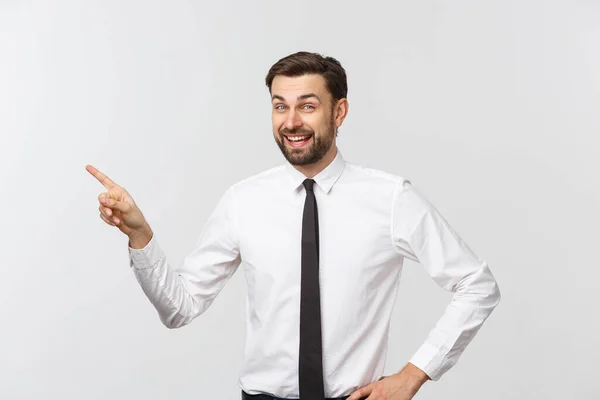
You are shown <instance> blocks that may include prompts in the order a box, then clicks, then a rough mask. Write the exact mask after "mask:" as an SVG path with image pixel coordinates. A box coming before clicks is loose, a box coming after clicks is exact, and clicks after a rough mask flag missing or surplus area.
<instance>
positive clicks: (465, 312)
mask: <svg viewBox="0 0 600 400" xmlns="http://www.w3.org/2000/svg"><path fill="white" fill-rule="evenodd" d="M392 232H393V234H392V236H393V240H394V245H395V246H396V248H397V249H398V251H399V252H400V253H401V254H402V255H403V256H405V257H407V258H409V259H411V260H414V261H416V262H418V263H420V264H422V265H423V267H424V269H425V270H426V271H427V273H428V275H429V276H430V277H431V278H432V279H433V280H434V281H435V282H436V283H437V284H438V285H439V286H440V287H442V288H444V289H446V290H448V291H450V292H453V293H454V295H453V297H452V301H451V302H450V304H449V305H448V306H447V307H446V309H445V311H444V313H443V315H442V316H441V318H440V319H439V320H438V321H437V324H436V325H435V327H434V328H433V329H432V330H431V331H430V332H429V335H428V337H427V339H426V340H425V342H424V343H423V344H422V345H421V347H420V348H419V349H418V350H417V351H416V352H415V353H414V355H413V356H412V358H411V359H410V362H411V363H412V364H414V365H415V366H417V367H418V368H420V369H421V370H423V371H424V372H425V373H426V374H427V375H428V376H429V377H430V378H431V380H433V381H437V380H439V379H440V377H441V376H442V375H443V374H444V373H445V372H446V371H448V370H449V369H450V368H452V366H454V365H455V364H456V362H457V361H458V359H459V357H460V356H461V354H462V353H463V351H464V350H465V348H466V346H467V345H468V344H469V342H470V341H471V340H472V339H473V337H474V336H475V334H476V333H477V331H478V330H479V329H480V328H481V326H482V325H483V323H484V322H485V320H486V319H487V318H488V317H489V315H490V314H491V312H492V311H493V309H494V308H495V307H496V306H497V305H498V303H499V301H500V291H499V288H498V284H497V282H496V280H495V279H494V276H493V275H492V272H491V271H490V268H489V266H488V264H487V262H486V261H484V260H482V259H481V258H479V257H478V256H477V255H476V254H475V253H474V252H473V251H472V250H471V249H470V248H469V247H468V245H467V244H466V243H465V242H464V241H463V240H462V239H461V237H460V236H459V235H458V234H457V233H456V232H455V231H454V230H453V229H452V227H450V225H449V224H448V222H447V221H446V220H445V219H444V217H443V216H442V215H441V214H440V213H439V212H438V210H437V209H436V208H435V207H434V206H433V205H432V204H431V203H430V202H429V201H427V199H425V197H424V196H423V195H422V194H421V193H419V192H418V191H417V190H416V189H415V188H414V187H413V186H412V185H411V183H410V181H408V180H404V182H402V183H399V184H398V187H397V188H396V192H395V196H394V204H393V215H392Z"/></svg>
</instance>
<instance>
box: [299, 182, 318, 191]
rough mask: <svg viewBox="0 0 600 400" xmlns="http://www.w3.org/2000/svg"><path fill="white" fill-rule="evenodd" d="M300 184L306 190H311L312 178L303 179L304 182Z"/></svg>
mask: <svg viewBox="0 0 600 400" xmlns="http://www.w3.org/2000/svg"><path fill="white" fill-rule="evenodd" d="M302 184H303V185H304V187H305V188H306V191H308V192H312V191H313V185H314V184H315V181H314V179H305V180H304V182H302Z"/></svg>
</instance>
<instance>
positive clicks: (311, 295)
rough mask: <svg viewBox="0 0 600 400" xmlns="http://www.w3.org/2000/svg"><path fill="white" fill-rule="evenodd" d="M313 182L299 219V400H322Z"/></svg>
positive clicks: (317, 264)
mask: <svg viewBox="0 0 600 400" xmlns="http://www.w3.org/2000/svg"><path fill="white" fill-rule="evenodd" d="M314 183H315V181H314V180H312V179H306V180H305V181H304V182H303V183H302V184H303V185H304V187H305V188H306V199H305V201H304V214H303V216H302V278H301V282H300V284H301V286H300V353H299V369H298V380H299V386H300V399H301V400H323V399H325V388H324V383H323V350H322V343H321V296H320V291H319V220H318V214H317V201H316V199H315V193H314V192H313V185H314Z"/></svg>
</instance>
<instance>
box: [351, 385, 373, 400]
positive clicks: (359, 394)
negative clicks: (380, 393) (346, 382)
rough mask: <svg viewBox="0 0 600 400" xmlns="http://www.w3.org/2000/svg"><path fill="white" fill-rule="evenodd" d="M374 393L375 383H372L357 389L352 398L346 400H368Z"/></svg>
mask: <svg viewBox="0 0 600 400" xmlns="http://www.w3.org/2000/svg"><path fill="white" fill-rule="evenodd" d="M372 391H373V383H370V384H368V385H366V386H363V387H361V388H358V389H356V390H355V391H354V393H352V395H351V396H350V397H348V398H347V399H346V400H362V399H366V398H367V397H368V396H369V395H370V394H371V392H372Z"/></svg>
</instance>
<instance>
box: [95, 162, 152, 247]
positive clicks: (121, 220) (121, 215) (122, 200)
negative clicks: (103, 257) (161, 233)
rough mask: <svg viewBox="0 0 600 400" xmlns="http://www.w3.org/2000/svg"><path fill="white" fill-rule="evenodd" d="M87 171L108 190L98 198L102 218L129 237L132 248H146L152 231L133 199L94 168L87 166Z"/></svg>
mask: <svg viewBox="0 0 600 400" xmlns="http://www.w3.org/2000/svg"><path fill="white" fill-rule="evenodd" d="M85 169H86V170H87V171H88V172H89V173H90V174H92V175H93V176H94V177H95V178H96V179H98V181H99V182H100V183H101V184H102V185H104V187H105V188H106V189H107V191H106V192H104V193H101V194H100V195H99V196H98V201H99V202H100V206H99V210H100V218H102V220H103V221H104V222H106V223H107V224H108V225H111V226H116V227H117V228H119V230H120V231H121V232H123V233H124V234H126V235H127V236H129V240H130V244H129V245H130V246H131V247H132V248H143V247H145V246H146V245H147V244H148V242H149V241H150V239H151V238H152V230H151V229H150V225H148V223H147V222H146V219H145V218H144V215H143V214H142V212H141V211H140V209H139V208H138V206H137V205H136V204H135V201H133V198H132V197H131V196H130V195H129V193H127V191H126V190H125V189H124V188H122V187H121V186H119V185H117V184H116V183H114V182H113V181H112V180H111V179H110V178H109V177H108V176H106V175H104V174H103V173H102V172H100V171H98V170H97V169H96V168H94V167H93V166H91V165H87V166H86V167H85Z"/></svg>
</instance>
